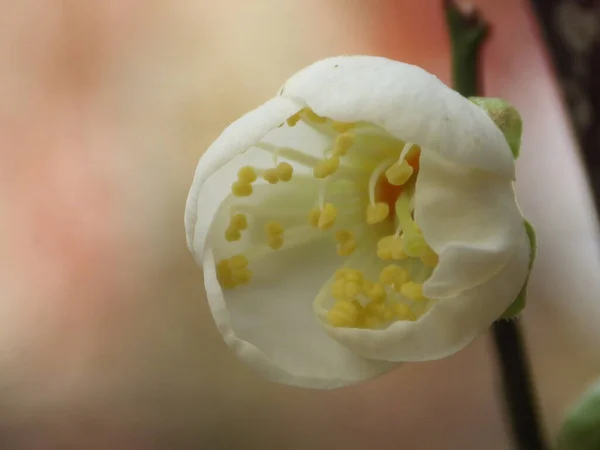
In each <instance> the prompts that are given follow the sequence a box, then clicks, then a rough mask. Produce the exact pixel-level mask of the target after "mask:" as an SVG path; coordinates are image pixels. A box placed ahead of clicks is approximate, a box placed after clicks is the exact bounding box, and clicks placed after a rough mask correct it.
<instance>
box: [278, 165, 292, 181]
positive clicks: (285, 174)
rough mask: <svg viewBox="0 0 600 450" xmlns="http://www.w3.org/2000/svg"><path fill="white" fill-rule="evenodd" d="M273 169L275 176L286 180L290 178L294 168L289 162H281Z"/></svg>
mask: <svg viewBox="0 0 600 450" xmlns="http://www.w3.org/2000/svg"><path fill="white" fill-rule="evenodd" d="M275 171H276V173H277V176H278V177H279V180H281V181H283V182H286V181H290V180H291V179H292V174H293V173H294V168H293V167H292V166H291V165H290V164H288V163H286V162H282V163H279V164H278V165H277V167H276V168H275Z"/></svg>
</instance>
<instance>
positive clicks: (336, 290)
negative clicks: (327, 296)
mask: <svg viewBox="0 0 600 450" xmlns="http://www.w3.org/2000/svg"><path fill="white" fill-rule="evenodd" d="M345 288H346V281H345V280H343V279H338V280H335V281H334V282H333V284H332V285H331V296H332V297H333V298H335V299H336V300H343V299H345V298H346V289H345Z"/></svg>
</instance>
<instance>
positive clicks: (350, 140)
mask: <svg viewBox="0 0 600 450" xmlns="http://www.w3.org/2000/svg"><path fill="white" fill-rule="evenodd" d="M352 144H354V135H353V134H347V133H345V134H340V135H339V136H338V137H337V138H335V145H334V146H333V152H332V153H333V155H334V156H345V155H346V153H348V149H349V148H350V147H352Z"/></svg>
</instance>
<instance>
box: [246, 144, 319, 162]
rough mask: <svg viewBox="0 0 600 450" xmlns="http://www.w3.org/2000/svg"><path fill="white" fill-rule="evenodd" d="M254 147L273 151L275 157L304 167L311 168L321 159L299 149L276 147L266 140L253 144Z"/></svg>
mask: <svg viewBox="0 0 600 450" xmlns="http://www.w3.org/2000/svg"><path fill="white" fill-rule="evenodd" d="M254 147H256V148H258V149H260V150H264V151H266V152H269V153H273V154H274V155H276V156H277V158H285V159H287V160H289V161H293V162H295V163H298V164H300V165H301V166H304V167H309V168H313V167H314V166H315V165H316V164H317V163H318V162H319V161H321V160H320V159H319V158H315V157H314V156H310V155H307V154H306V153H304V152H302V151H300V150H296V149H294V148H290V147H277V146H276V145H273V144H270V143H268V142H259V143H257V144H254ZM275 161H276V160H275Z"/></svg>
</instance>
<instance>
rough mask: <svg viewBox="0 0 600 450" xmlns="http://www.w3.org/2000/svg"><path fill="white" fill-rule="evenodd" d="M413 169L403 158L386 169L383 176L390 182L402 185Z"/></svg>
mask: <svg viewBox="0 0 600 450" xmlns="http://www.w3.org/2000/svg"><path fill="white" fill-rule="evenodd" d="M413 172H414V169H413V168H412V167H411V166H410V164H408V163H407V162H406V161H405V160H403V161H402V162H401V163H397V162H396V163H394V164H392V165H391V166H390V168H389V169H387V170H386V172H385V176H386V178H387V180H388V181H389V183H390V184H392V185H394V186H402V185H403V184H404V183H406V182H407V181H408V179H409V178H410V177H411V176H412V174H413Z"/></svg>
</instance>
